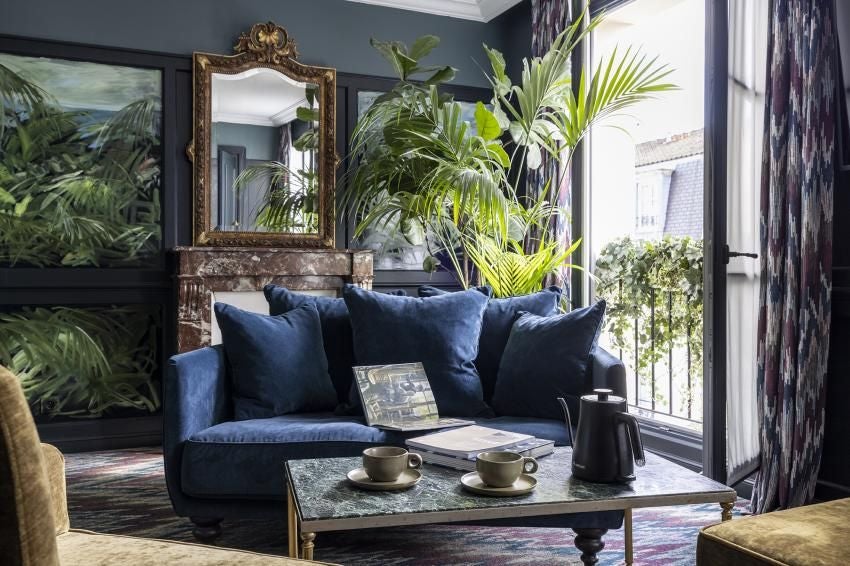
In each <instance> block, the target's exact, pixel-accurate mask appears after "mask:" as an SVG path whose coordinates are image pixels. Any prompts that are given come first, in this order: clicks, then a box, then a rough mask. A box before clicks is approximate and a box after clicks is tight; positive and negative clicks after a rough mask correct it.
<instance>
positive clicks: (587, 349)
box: [492, 301, 605, 419]
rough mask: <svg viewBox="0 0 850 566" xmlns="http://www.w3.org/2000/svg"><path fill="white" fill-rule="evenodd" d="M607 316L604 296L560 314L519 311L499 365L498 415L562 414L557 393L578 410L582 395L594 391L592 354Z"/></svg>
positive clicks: (495, 400)
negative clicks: (595, 301) (543, 314)
mask: <svg viewBox="0 0 850 566" xmlns="http://www.w3.org/2000/svg"><path fill="white" fill-rule="evenodd" d="M604 316H605V301H599V302H597V303H594V304H593V305H591V306H589V307H585V308H582V309H576V310H574V311H572V312H569V313H567V314H560V315H556V316H549V317H543V316H537V315H534V314H529V313H523V314H522V315H520V316H519V318H518V319H517V320H516V322H514V325H513V328H511V334H510V337H509V338H508V343H507V344H506V345H505V353H504V354H503V355H502V363H501V364H500V365H499V374H498V377H497V378H496V390H495V391H494V393H493V400H492V405H493V408H494V409H495V410H496V414H498V415H510V416H514V417H537V418H544V419H562V418H563V414H562V411H561V408H560V406H559V405H558V402H557V400H556V399H557V398H558V397H564V398H566V399H567V401H568V402H570V409H572V408H573V406H575V407H576V409H575V410H576V411H577V410H578V406H577V401H578V398H579V397H581V396H582V395H585V394H587V393H591V392H592V391H593V384H592V379H591V372H590V354H591V351H592V350H593V348H594V347H595V346H596V341H597V340H598V338H599V331H600V329H601V327H602V319H603V318H604ZM576 414H578V413H576ZM574 418H575V417H574Z"/></svg>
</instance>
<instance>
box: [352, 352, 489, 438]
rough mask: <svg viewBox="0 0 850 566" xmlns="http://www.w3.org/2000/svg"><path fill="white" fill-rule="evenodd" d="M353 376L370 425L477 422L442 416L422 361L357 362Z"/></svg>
mask: <svg viewBox="0 0 850 566" xmlns="http://www.w3.org/2000/svg"><path fill="white" fill-rule="evenodd" d="M354 380H355V381H356V383H357V391H358V392H359V393H360V401H361V402H362V403H363V412H364V413H365V414H366V422H367V423H369V426H375V427H378V428H386V429H389V430H401V431H408V430H432V429H438V428H450V427H455V426H466V425H470V424H475V423H474V422H473V421H467V420H463V419H451V418H440V415H439V413H438V412H437V403H436V402H435V401H434V394H433V393H432V392H431V384H430V383H428V376H426V375H425V368H424V367H422V364H421V363H420V362H416V363H410V364H394V365H383V366H355V367H354Z"/></svg>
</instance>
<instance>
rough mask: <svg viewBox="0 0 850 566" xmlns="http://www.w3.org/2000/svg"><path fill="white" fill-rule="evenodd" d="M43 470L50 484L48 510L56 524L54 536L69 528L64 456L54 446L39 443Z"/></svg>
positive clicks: (65, 531)
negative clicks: (42, 458)
mask: <svg viewBox="0 0 850 566" xmlns="http://www.w3.org/2000/svg"><path fill="white" fill-rule="evenodd" d="M41 454H42V456H43V457H44V470H45V472H46V473H47V483H48V485H49V486H50V510H51V512H52V514H53V523H54V525H55V526H56V536H59V535H61V534H64V533H67V532H68V529H70V528H71V524H70V520H69V519H68V498H67V494H66V491H65V457H64V456H63V455H62V453H61V452H60V451H59V449H58V448H56V447H55V446H51V445H50V444H42V445H41Z"/></svg>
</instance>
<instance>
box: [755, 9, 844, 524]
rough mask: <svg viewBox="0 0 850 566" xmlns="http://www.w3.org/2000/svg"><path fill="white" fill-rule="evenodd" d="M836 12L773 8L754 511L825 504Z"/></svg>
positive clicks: (764, 161)
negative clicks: (818, 490) (816, 499)
mask: <svg viewBox="0 0 850 566" xmlns="http://www.w3.org/2000/svg"><path fill="white" fill-rule="evenodd" d="M833 18H834V4H833V3H832V2H828V1H823V0H773V2H772V4H771V11H770V27H769V32H768V77H769V79H768V83H767V92H766V103H765V122H764V124H765V126H764V130H765V131H764V141H763V150H762V151H763V157H762V175H761V220H760V231H761V289H760V301H759V328H758V330H759V338H758V378H757V399H758V417H759V420H760V424H761V427H760V443H761V451H760V452H761V453H760V469H759V474H758V476H757V478H756V484H755V487H754V489H753V498H752V509H753V511H754V512H755V513H764V512H767V511H771V510H774V509H777V508H787V507H795V506H799V505H803V504H805V503H807V502H809V501H810V500H811V499H812V497H813V496H814V490H815V484H816V481H817V475H818V470H819V467H820V457H821V451H822V447H823V426H824V397H825V393H826V392H825V375H826V365H827V354H828V350H829V323H830V293H831V286H832V218H833V210H832V206H833V190H834V182H835V168H836V163H835V160H836V158H837V152H836V144H835V124H836V121H837V120H836V118H837V117H836V116H835V109H836V103H835V95H836V92H837V90H836V89H837V82H836V77H835V57H836V55H837V54H836V46H837V43H836V39H835V35H834V21H833Z"/></svg>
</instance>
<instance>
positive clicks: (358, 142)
mask: <svg viewBox="0 0 850 566" xmlns="http://www.w3.org/2000/svg"><path fill="white" fill-rule="evenodd" d="M587 18H588V16H587V13H586V12H585V13H583V14H581V16H580V17H579V18H578V19H577V20H576V21H575V22H574V23H573V24H571V25H570V26H569V27H568V28H567V29H566V30H564V31H563V32H562V33H561V34H559V35H558V36H557V38H556V39H555V41H554V42H553V44H552V48H551V49H550V50H549V51H548V52H547V53H546V54H544V55H543V56H542V57H533V58H527V59H524V60H523V67H522V73H521V77H520V81H519V82H518V83H517V84H514V83H513V81H512V80H511V78H510V77H509V76H508V74H507V72H506V68H507V67H506V62H505V58H504V56H503V55H502V53H500V52H499V51H497V50H495V49H492V48H489V47H487V46H486V45H485V46H484V50H485V53H486V54H487V58H488V60H489V62H490V67H491V74H490V76H489V81H490V84H491V87H492V92H493V95H492V97H491V98H490V100H489V101H486V102H484V101H479V102H477V103H476V105H475V112H474V123H471V122H468V121H466V120H465V119H464V115H463V112H462V108H461V105H460V104H459V103H458V102H456V101H455V100H454V99H453V98H452V96H451V95H450V94H448V93H445V92H442V91H441V90H440V85H441V84H442V83H444V82H446V81H448V80H450V79H452V78H453V77H454V74H455V72H454V70H453V69H452V68H451V67H445V66H436V67H431V66H424V65H422V64H421V63H420V59H421V57H423V56H424V55H426V54H428V53H429V52H431V51H432V50H433V49H434V48H435V47H436V46H437V44H438V42H439V40H438V39H437V38H436V37H435V36H424V37H422V38H419V39H418V40H416V41H415V42H414V43H413V45H412V46H411V47H410V48H409V49H408V48H407V46H405V45H404V44H403V43H400V42H382V41H375V40H373V41H372V45H373V46H374V47H375V48H376V49H377V50H378V51H379V52H380V53H381V54H382V55H383V56H384V57H385V58H386V59H387V60H388V61H389V62H390V63H391V64H392V66H393V68H394V69H395V71H396V74H397V75H398V79H399V80H398V83H396V85H395V86H394V87H393V89H392V90H391V91H390V92H388V93H385V94H384V95H382V96H380V97H378V98H377V99H376V100H375V102H374V104H373V105H372V106H371V107H370V108H369V109H368V110H367V111H366V112H365V113H364V114H363V115H362V116H361V118H360V120H359V121H358V122H357V125H356V126H355V129H354V132H353V135H352V141H351V153H352V155H351V160H350V163H351V166H350V168H349V170H348V171H347V172H346V175H345V176H344V177H343V183H342V188H341V191H340V192H341V194H342V203H343V205H346V206H348V207H350V209H352V210H353V211H354V213H355V215H356V218H357V221H358V223H357V228H356V234H355V235H356V236H361V235H362V234H363V233H364V231H365V230H366V229H368V228H372V229H378V230H381V229H385V230H386V229H388V228H390V227H399V226H400V227H407V226H410V225H411V224H415V225H417V226H418V227H419V229H420V231H421V232H424V233H426V234H428V237H427V238H426V239H425V241H426V242H427V243H428V246H429V251H430V254H431V257H430V258H428V259H427V260H426V262H425V265H423V268H425V270H426V271H428V270H434V269H437V268H443V269H447V270H449V271H451V273H453V274H454V276H455V277H456V278H457V280H458V282H459V283H460V284H461V285H462V286H463V287H464V288H467V287H470V286H472V285H478V284H485V283H486V284H489V285H491V286H492V287H493V289H494V294H495V295H496V296H500V297H501V296H511V295H516V294H523V293H528V292H533V291H535V290H538V289H540V288H542V286H543V284H544V280H545V279H546V277H547V276H548V275H551V274H553V273H556V272H558V271H559V270H561V269H563V268H565V267H568V266H571V264H570V263H569V258H570V256H571V255H572V253H573V252H575V250H576V249H577V248H578V245H579V243H580V240H576V241H574V242H562V241H559V240H558V239H557V238H556V237H555V236H554V235H553V234H552V230H551V229H550V227H551V226H553V225H554V224H555V223H556V221H557V219H558V217H565V215H566V214H567V212H566V211H565V210H563V209H561V208H560V207H559V206H558V205H557V203H558V202H559V198H560V196H561V195H560V192H561V190H562V187H563V186H564V184H565V183H564V179H565V175H567V173H568V171H569V165H570V162H571V160H572V157H573V154H574V152H575V150H576V146H577V145H578V144H579V142H580V141H581V139H582V138H583V137H584V136H585V135H586V134H587V132H588V131H589V130H590V128H591V127H593V126H594V125H596V124H597V123H600V122H602V121H603V120H605V119H607V118H609V117H611V116H612V115H614V114H616V113H618V112H621V111H622V110H624V109H626V108H628V107H630V106H633V105H634V104H637V103H638V102H641V101H643V100H646V99H649V98H652V97H654V96H656V95H657V94H659V93H663V92H665V91H669V90H672V89H674V88H676V87H675V86H674V85H672V84H669V83H667V82H665V81H664V79H665V78H666V77H667V76H668V75H669V74H670V72H671V70H670V69H669V68H668V67H667V66H665V65H661V64H658V63H657V61H656V59H650V58H648V57H647V56H646V55H643V54H642V53H640V51H639V50H635V49H631V48H629V49H627V50H626V51H625V52H624V53H623V54H622V55H619V54H618V53H617V51H615V52H614V53H613V54H612V55H611V56H610V57H608V58H606V59H604V60H602V61H601V62H600V63H599V65H598V66H597V67H596V69H595V70H594V72H593V74H592V75H590V76H587V74H586V73H585V72H584V71H582V73H581V74H580V77H581V78H580V82H579V84H578V85H573V83H572V71H571V67H570V60H571V55H572V52H573V50H574V49H575V48H576V46H578V44H579V43H580V42H581V41H582V40H584V39H585V38H586V37H587V35H588V34H589V33H591V32H592V31H593V29H595V28H596V27H597V26H598V25H599V23H600V22H601V21H602V19H601V16H600V17H596V18H593V19H591V20H589V21H587V22H585V21H586V19H587ZM585 23H586V25H585ZM424 74H427V75H428V76H427V78H426V79H425V80H424V81H422V82H416V81H414V77H415V76H419V75H424ZM544 156H548V157H549V159H552V160H554V161H555V162H556V163H557V164H558V168H557V169H558V171H559V173H558V174H557V175H556V176H555V178H548V179H545V180H544V181H545V183H544V186H543V189H542V190H541V191H540V192H539V194H526V191H525V190H524V189H523V188H522V187H521V186H520V183H521V182H522V180H523V179H524V177H525V176H524V175H523V171H524V170H536V169H538V168H540V166H541V164H542V162H543V157H544ZM444 262H445V264H446V265H444ZM572 267H577V266H572Z"/></svg>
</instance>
